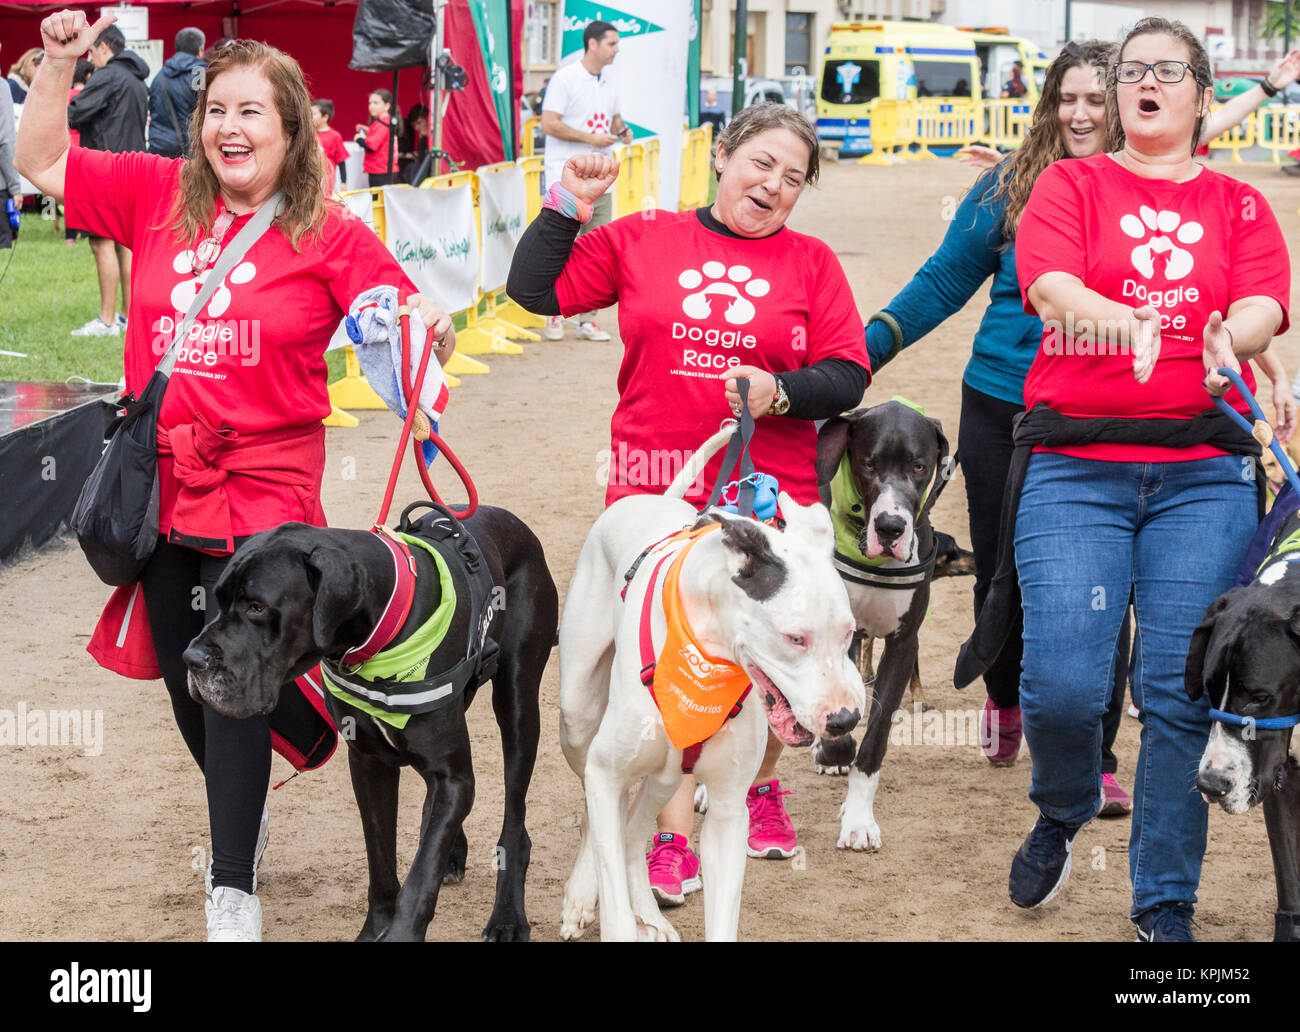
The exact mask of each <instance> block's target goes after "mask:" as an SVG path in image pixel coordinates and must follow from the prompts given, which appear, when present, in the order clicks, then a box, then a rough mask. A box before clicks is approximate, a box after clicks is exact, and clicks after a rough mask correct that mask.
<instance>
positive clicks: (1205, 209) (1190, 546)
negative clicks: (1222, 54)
mask: <svg viewBox="0 0 1300 1032" xmlns="http://www.w3.org/2000/svg"><path fill="white" fill-rule="evenodd" d="M1213 94H1214V91H1213V86H1212V82H1211V75H1210V63H1209V59H1208V57H1207V56H1206V53H1205V50H1204V48H1203V47H1202V46H1201V43H1200V41H1199V40H1198V39H1197V38H1196V37H1195V36H1194V35H1193V34H1192V33H1191V32H1190V31H1189V30H1188V29H1187V27H1186V26H1185V25H1183V24H1182V23H1180V22H1169V21H1166V20H1164V19H1160V18H1145V19H1143V20H1142V21H1140V22H1138V24H1137V25H1136V26H1135V27H1134V29H1133V31H1132V32H1130V33H1129V35H1128V36H1127V38H1126V39H1125V40H1124V42H1123V44H1122V46H1121V47H1120V52H1119V55H1118V59H1117V61H1116V63H1115V65H1114V67H1113V69H1112V75H1111V79H1110V81H1109V84H1108V89H1107V98H1106V99H1107V105H1108V108H1109V109H1110V110H1111V111H1112V112H1114V113H1115V114H1117V116H1118V120H1119V123H1120V126H1121V128H1122V130H1123V134H1124V139H1123V144H1122V146H1120V147H1119V149H1118V150H1114V151H1111V152H1109V153H1103V154H1098V155H1097V156H1095V157H1091V158H1085V159H1083V160H1079V161H1061V162H1056V163H1055V164H1053V165H1051V166H1050V167H1048V168H1047V169H1046V170H1045V171H1044V172H1043V173H1042V175H1040V176H1039V178H1038V181H1037V182H1036V183H1035V185H1034V190H1033V193H1032V194H1031V196H1030V198H1029V203H1028V204H1027V205H1026V207H1025V210H1024V214H1023V215H1022V216H1021V219H1020V228H1019V232H1018V234H1017V238H1016V269H1017V274H1018V277H1019V280H1020V286H1021V290H1022V291H1023V295H1024V302H1025V309H1026V311H1032V312H1035V313H1036V314H1037V315H1038V316H1039V317H1040V318H1041V319H1042V320H1043V336H1042V341H1041V345H1040V347H1039V349H1038V353H1037V355H1036V357H1035V358H1034V361H1033V364H1032V366H1031V367H1030V369H1029V375H1028V377H1027V378H1026V381H1025V405H1026V408H1027V409H1028V412H1027V414H1026V416H1025V419H1024V420H1023V421H1022V422H1021V424H1020V426H1019V430H1018V432H1017V443H1018V444H1019V445H1021V446H1022V447H1024V448H1026V449H1027V448H1028V447H1029V446H1030V445H1033V451H1032V454H1030V455H1028V466H1027V472H1024V475H1023V489H1022V490H1021V492H1020V496H1019V505H1018V509H1017V518H1016V522H1015V527H1014V544H1015V565H1016V572H1017V574H1018V576H1019V581H1020V593H1021V598H1022V603H1023V612H1024V636H1023V643H1024V657H1023V669H1022V674H1021V681H1020V705H1021V712H1022V716H1023V721H1024V732H1025V739H1026V741H1027V742H1028V744H1029V751H1030V754H1031V756H1032V758H1033V781H1032V787H1031V790H1030V799H1031V800H1032V801H1033V802H1034V804H1035V805H1036V806H1037V808H1038V811H1039V816H1038V821H1037V823H1036V824H1035V825H1034V827H1033V830H1032V831H1031V832H1030V833H1029V835H1028V837H1027V838H1026V839H1025V841H1024V843H1023V844H1022V845H1021V847H1020V849H1019V851H1018V852H1017V853H1016V856H1015V858H1014V860H1013V862H1012V865H1011V874H1010V894H1011V899H1012V901H1013V902H1014V903H1015V904H1016V905H1017V906H1021V907H1035V906H1038V905H1039V904H1041V903H1044V902H1046V901H1047V900H1049V899H1051V898H1052V897H1053V896H1055V895H1056V894H1057V893H1058V892H1059V891H1060V890H1061V888H1062V887H1063V886H1064V885H1065V883H1066V881H1067V879H1068V877H1069V873H1070V861H1071V852H1072V849H1073V846H1074V844H1075V841H1076V837H1077V834H1078V831H1079V829H1080V828H1081V827H1082V826H1083V825H1084V824H1086V823H1087V822H1088V821H1089V820H1091V819H1092V817H1093V816H1095V815H1096V813H1097V811H1098V808H1099V805H1100V800H1101V770H1100V768H1099V766H1098V748H1097V747H1098V741H1099V733H1100V732H1099V728H1100V722H1101V715H1102V713H1103V712H1104V711H1105V708H1106V702H1107V699H1108V698H1109V696H1110V692H1111V683H1112V680H1111V679H1112V673H1113V664H1114V656H1115V642H1116V638H1117V637H1118V635H1119V633H1120V626H1121V623H1122V621H1123V619H1124V613H1125V611H1126V608H1127V604H1128V601H1129V598H1130V594H1131V595H1132V597H1133V606H1134V613H1135V617H1136V623H1137V638H1136V644H1135V649H1136V664H1135V674H1134V685H1133V693H1134V698H1135V700H1136V701H1137V704H1138V706H1139V707H1140V709H1141V711H1142V745H1141V752H1140V753H1139V758H1138V769H1137V779H1136V783H1135V787H1134V793H1133V795H1134V806H1133V819H1132V831H1131V835H1130V843H1129V869H1130V875H1131V878H1132V882H1133V904H1132V908H1131V910H1130V914H1129V916H1130V918H1131V919H1132V920H1133V921H1134V922H1135V923H1136V924H1137V926H1138V937H1139V938H1140V939H1146V940H1162V939H1163V940H1188V939H1191V938H1192V932H1191V918H1192V913H1193V906H1194V904H1195V902H1196V888H1197V884H1198V882H1199V880H1200V873H1201V858H1202V855H1203V854H1204V852H1205V839H1206V821H1207V810H1206V806H1205V803H1204V802H1202V800H1201V798H1200V796H1199V795H1198V794H1197V792H1196V789H1195V784H1194V781H1195V777H1196V769H1197V765H1198V762H1199V760H1200V756H1201V752H1202V750H1203V749H1204V746H1205V742H1206V738H1207V735H1208V731H1209V717H1208V712H1207V710H1208V707H1207V703H1206V701H1205V700H1204V699H1201V700H1199V701H1198V702H1195V703H1193V702H1191V701H1190V700H1189V699H1188V698H1187V696H1186V694H1185V692H1184V689H1183V669H1184V664H1185V661H1186V656H1187V649H1188V645H1189V643H1190V641H1191V636H1192V631H1193V630H1194V629H1195V627H1196V626H1197V624H1198V623H1199V622H1200V620H1201V617H1202V616H1203V614H1204V613H1205V610H1206V608H1207V607H1208V606H1209V604H1210V603H1211V602H1212V601H1213V600H1214V599H1215V597H1216V596H1218V595H1219V594H1221V593H1222V592H1224V591H1225V590H1227V589H1228V588H1229V587H1230V586H1231V585H1232V582H1233V579H1234V575H1235V573H1236V570H1237V567H1238V565H1239V564H1240V562H1241V559H1242V556H1243V554H1244V552H1245V549H1246V546H1247V544H1248V543H1249V541H1250V538H1251V535H1252V533H1253V531H1254V529H1255V525H1256V522H1257V519H1258V512H1259V510H1258V508H1257V504H1258V503H1257V483H1256V481H1255V479H1254V459H1253V458H1252V457H1251V455H1250V454H1248V452H1249V451H1250V450H1251V449H1250V442H1247V441H1243V440H1242V437H1241V435H1240V433H1239V432H1234V431H1232V429H1231V427H1232V424H1231V421H1229V420H1228V419H1227V417H1226V416H1223V415H1222V414H1221V413H1218V412H1217V411H1215V410H1214V409H1213V408H1212V406H1211V398H1210V394H1209V393H1207V391H1208V392H1210V393H1213V394H1216V395H1221V394H1223V393H1224V392H1225V390H1226V388H1227V380H1226V379H1225V378H1224V377H1222V376H1220V375H1219V374H1218V373H1217V372H1214V370H1217V369H1218V368H1220V367H1222V366H1228V367H1230V368H1233V369H1238V370H1241V371H1242V375H1243V377H1244V379H1245V381H1246V383H1247V385H1248V387H1249V388H1250V389H1251V390H1253V389H1254V386H1255V384H1254V378H1253V376H1252V375H1251V373H1250V370H1249V367H1248V366H1247V367H1246V368H1245V369H1242V365H1243V364H1244V363H1245V360H1246V359H1247V358H1249V357H1251V356H1254V355H1258V354H1259V353H1261V352H1262V351H1264V350H1265V349H1266V348H1267V347H1268V345H1269V342H1270V340H1271V339H1272V338H1273V336H1275V335H1276V334H1278V333H1280V332H1283V331H1284V330H1285V329H1286V327H1287V306H1288V304H1289V300H1290V282H1291V277H1290V263H1289V260H1288V256H1287V250H1286V244H1285V241H1284V240H1283V238H1282V234H1281V231H1280V230H1279V228H1278V225H1277V220H1276V219H1275V218H1274V217H1273V213H1272V211H1271V210H1270V209H1269V206H1268V203H1267V202H1266V201H1265V200H1264V198H1263V196H1262V195H1261V194H1260V193H1259V192H1258V191H1257V190H1255V189H1254V188H1253V187H1250V186H1247V185H1246V184H1244V183H1241V182H1238V181H1236V180H1234V179H1231V178H1229V177H1227V176H1224V175H1221V174H1220V173H1218V172H1214V171H1212V170H1210V169H1209V168H1206V167H1204V166H1202V165H1200V164H1198V163H1197V162H1195V161H1194V160H1193V157H1192V155H1193V153H1194V152H1195V149H1196V146H1197V143H1198V142H1199V141H1200V139H1201V137H1202V128H1203V124H1204V120H1205V117H1206V115H1207V113H1208V110H1209V105H1210V101H1211V99H1212V97H1213ZM1231 400H1232V404H1233V405H1234V406H1235V407H1237V408H1238V409H1240V410H1241V411H1242V412H1246V411H1247V408H1246V404H1245V402H1244V400H1242V399H1241V398H1239V397H1236V395H1235V394H1234V395H1233V396H1232V399H1231ZM1207 410H1209V412H1208V413H1207ZM1194 417H1195V418H1194ZM1255 453H1256V454H1257V453H1258V448H1257V446H1256V447H1255ZM1013 476H1014V473H1013ZM977 630H978V628H977Z"/></svg>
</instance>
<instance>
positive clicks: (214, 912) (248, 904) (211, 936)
mask: <svg viewBox="0 0 1300 1032" xmlns="http://www.w3.org/2000/svg"><path fill="white" fill-rule="evenodd" d="M203 909H204V911H205V912H206V913H207V915H208V942H261V941H262V904H261V902H260V901H259V900H258V898H257V897H256V896H253V895H250V894H249V893H247V892H240V891H239V890H238V889H232V888H230V887H229V886H228V885H220V886H218V887H217V890H216V891H215V892H214V893H213V894H212V898H211V899H210V900H208V901H207V902H205V903H204V904H203Z"/></svg>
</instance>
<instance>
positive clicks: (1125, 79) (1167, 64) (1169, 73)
mask: <svg viewBox="0 0 1300 1032" xmlns="http://www.w3.org/2000/svg"><path fill="white" fill-rule="evenodd" d="M1148 70H1151V71H1153V72H1155V73H1156V78H1157V79H1159V80H1160V81H1161V82H1182V81H1183V79H1184V78H1186V76H1187V73H1188V72H1191V71H1192V66H1191V65H1189V64H1188V63H1187V62H1186V61H1157V62H1156V63H1155V64H1145V63H1144V62H1142V61H1120V62H1119V63H1117V64H1116V65H1115V81H1116V82H1122V83H1124V84H1125V85H1126V86H1131V85H1132V84H1133V83H1135V82H1141V81H1142V80H1143V79H1145V78H1146V74H1147V71H1148ZM1192 78H1193V79H1195V80H1196V81H1197V82H1198V83H1199V82H1200V81H1201V80H1200V78H1199V77H1198V76H1197V74H1196V73H1195V72H1192Z"/></svg>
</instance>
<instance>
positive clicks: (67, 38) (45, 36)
mask: <svg viewBox="0 0 1300 1032" xmlns="http://www.w3.org/2000/svg"><path fill="white" fill-rule="evenodd" d="M115 21H117V16H116V15H113V14H106V15H104V17H102V18H100V19H99V21H97V22H95V24H94V25H91V24H90V23H89V22H87V21H86V15H85V12H84V11H57V12H55V13H54V14H51V15H49V16H48V17H47V18H46V19H45V20H44V21H42V22H41V46H42V48H43V49H44V50H45V56H46V57H52V58H54V59H55V60H70V61H75V60H76V59H77V58H79V57H81V55H82V54H84V53H85V52H86V51H87V50H89V49H90V48H91V47H92V46H94V44H95V40H97V39H98V38H99V34H100V33H101V32H103V31H104V30H105V29H106V28H108V27H109V26H110V25H112V24H113V23H114V22H115Z"/></svg>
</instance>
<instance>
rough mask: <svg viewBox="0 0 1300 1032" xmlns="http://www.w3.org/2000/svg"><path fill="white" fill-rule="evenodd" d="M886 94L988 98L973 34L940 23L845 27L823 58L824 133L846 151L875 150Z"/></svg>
mask: <svg viewBox="0 0 1300 1032" xmlns="http://www.w3.org/2000/svg"><path fill="white" fill-rule="evenodd" d="M878 97H883V98H884V99H886V100H913V99H916V98H920V97H960V98H963V99H969V100H979V99H980V70H979V57H978V55H977V54H976V51H975V41H974V40H973V39H972V38H971V35H970V33H967V32H962V31H961V30H960V29H958V28H956V27H954V26H952V25H939V24H936V23H934V22H893V21H863V22H837V23H835V24H834V25H832V26H831V31H830V35H829V36H828V37H827V38H826V46H825V48H824V50H823V53H822V69H821V81H820V83H819V86H818V90H817V135H818V137H819V138H821V139H822V140H825V141H827V142H836V141H837V142H838V143H839V146H840V152H841V153H843V154H851V153H861V152H863V151H868V150H870V149H871V123H870V112H869V109H868V107H867V105H868V104H870V103H871V101H873V100H875V99H876V98H878Z"/></svg>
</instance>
